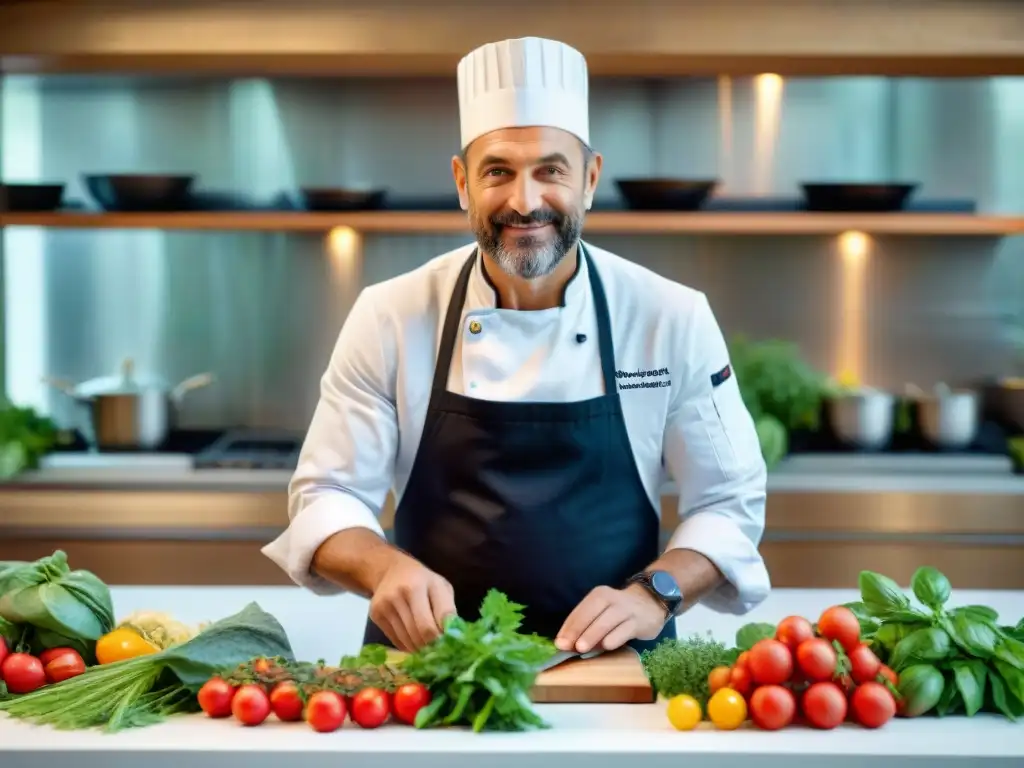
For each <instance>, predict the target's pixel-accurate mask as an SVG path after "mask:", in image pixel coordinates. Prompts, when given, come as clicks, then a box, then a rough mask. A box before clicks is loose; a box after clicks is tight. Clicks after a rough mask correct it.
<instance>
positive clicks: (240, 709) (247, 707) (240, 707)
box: [231, 683, 270, 725]
mask: <svg viewBox="0 0 1024 768" xmlns="http://www.w3.org/2000/svg"><path fill="white" fill-rule="evenodd" d="M231 714H233V715H234V716H235V719H236V720H237V721H238V722H240V723H242V725H259V724H260V723H262V722H263V721H264V720H266V719H267V717H268V716H269V715H270V698H269V697H268V696H267V692H266V691H264V690H263V689H262V688H261V687H260V686H258V685H253V684H251V683H247V684H245V685H243V686H241V687H240V688H239V689H238V690H237V691H236V692H235V696H234V698H233V699H231Z"/></svg>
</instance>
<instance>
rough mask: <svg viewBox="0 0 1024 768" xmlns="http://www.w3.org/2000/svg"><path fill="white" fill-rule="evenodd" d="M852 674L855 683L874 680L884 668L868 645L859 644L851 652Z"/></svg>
mask: <svg viewBox="0 0 1024 768" xmlns="http://www.w3.org/2000/svg"><path fill="white" fill-rule="evenodd" d="M849 657H850V675H851V676H852V677H853V681H854V682H855V683H869V682H874V680H875V678H877V677H878V672H879V671H880V670H881V668H882V662H880V661H879V660H878V657H877V656H875V654H874V652H873V651H872V650H871V649H870V648H868V647H867V646H866V645H863V644H862V645H858V646H857V647H856V648H854V649H853V650H852V651H850V653H849Z"/></svg>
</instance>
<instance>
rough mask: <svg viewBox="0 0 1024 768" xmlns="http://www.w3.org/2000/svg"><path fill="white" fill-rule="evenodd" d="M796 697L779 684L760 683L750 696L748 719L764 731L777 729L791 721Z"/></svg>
mask: <svg viewBox="0 0 1024 768" xmlns="http://www.w3.org/2000/svg"><path fill="white" fill-rule="evenodd" d="M795 715H796V699H795V698H793V694H792V693H791V692H790V691H789V689H788V688H783V687H782V686H781V685H762V686H761V687H760V688H758V689H757V690H756V691H754V693H753V695H752V696H751V697H750V719H751V720H753V721H754V725H756V726H757V727H758V728H761V729H762V730H765V731H777V730H779V729H780V728H785V727H786V726H787V725H789V724H790V723H792V722H793V717H794V716H795Z"/></svg>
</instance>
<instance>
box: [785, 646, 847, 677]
mask: <svg viewBox="0 0 1024 768" xmlns="http://www.w3.org/2000/svg"><path fill="white" fill-rule="evenodd" d="M838 661H839V659H838V656H837V655H836V649H835V648H833V647H832V644H831V643H829V641H828V640H825V639H824V638H821V637H813V638H811V639H810V640H804V641H803V642H802V643H800V646H799V647H798V648H797V649H796V663H797V665H798V666H799V667H800V671H801V672H803V673H804V675H805V676H806V677H807V679H808V680H811V681H818V680H831V679H832V677H833V675H835V673H836V664H837V662H838Z"/></svg>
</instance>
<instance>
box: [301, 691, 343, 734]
mask: <svg viewBox="0 0 1024 768" xmlns="http://www.w3.org/2000/svg"><path fill="white" fill-rule="evenodd" d="M346 712H347V710H346V707H345V699H344V698H342V697H341V696H339V695H338V694H337V693H335V692H334V691H317V692H316V693H314V694H313V695H312V696H310V697H309V702H308V703H307V704H306V722H307V723H309V727H310V728H312V729H313V730H314V731H316V732H317V733H330V732H331V731H336V730H338V729H339V728H341V725H342V723H344V722H345V714H346Z"/></svg>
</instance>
